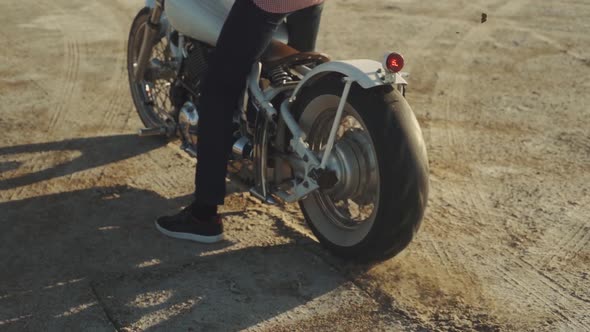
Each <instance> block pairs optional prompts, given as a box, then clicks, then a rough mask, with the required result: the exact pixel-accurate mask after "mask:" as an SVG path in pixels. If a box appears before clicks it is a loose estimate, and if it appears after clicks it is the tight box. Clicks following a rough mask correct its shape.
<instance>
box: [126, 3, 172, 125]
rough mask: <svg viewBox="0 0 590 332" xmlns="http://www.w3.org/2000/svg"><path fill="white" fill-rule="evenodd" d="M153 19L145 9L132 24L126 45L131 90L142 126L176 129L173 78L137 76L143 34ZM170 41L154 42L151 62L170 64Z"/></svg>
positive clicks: (147, 9)
mask: <svg viewBox="0 0 590 332" xmlns="http://www.w3.org/2000/svg"><path fill="white" fill-rule="evenodd" d="M149 17H150V9H149V8H147V7H146V8H143V9H142V10H141V11H139V13H138V14H137V16H135V19H134V20H133V23H132V25H131V29H130V31H129V39H128V42H127V72H128V76H129V87H130V89H131V97H132V98H133V103H134V105H135V109H136V110H137V113H138V114H139V117H140V118H141V121H142V122H143V124H144V125H145V126H146V127H148V128H159V127H165V126H171V127H173V123H174V118H173V116H172V112H173V107H172V101H171V100H170V85H171V83H172V80H170V79H153V78H151V79H144V80H139V79H137V78H136V77H135V74H134V67H135V63H136V62H137V59H138V57H139V51H140V49H141V44H142V43H143V35H144V31H145V28H146V26H147V24H148V20H149ZM167 43H168V41H167V38H160V39H159V40H156V41H154V45H153V46H152V54H151V56H150V61H152V60H153V59H156V60H158V61H160V62H162V63H164V62H167V61H170V60H171V58H172V56H171V54H170V48H169V47H168V44H167Z"/></svg>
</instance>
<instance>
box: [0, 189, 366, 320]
mask: <svg viewBox="0 0 590 332" xmlns="http://www.w3.org/2000/svg"><path fill="white" fill-rule="evenodd" d="M186 200H187V197H181V198H177V199H166V198H164V197H161V196H160V195H158V194H156V193H154V192H151V191H146V190H139V189H135V188H130V187H127V186H119V187H108V188H107V187H101V188H92V189H86V190H79V191H73V192H66V193H59V194H52V195H47V196H40V197H34V198H28V199H24V200H19V201H11V202H5V203H0V211H2V213H1V214H0V243H3V256H4V257H3V263H2V266H3V273H2V274H1V275H0V285H1V286H0V309H1V310H0V311H1V312H2V317H0V318H1V319H2V320H5V319H6V321H8V322H9V323H7V324H8V325H6V326H5V327H8V328H9V329H14V330H23V329H24V330H56V331H57V330H64V329H74V330H77V329H83V330H86V329H93V328H95V329H100V327H104V324H105V322H107V323H108V324H113V325H114V326H115V327H116V328H117V329H119V330H122V329H123V328H125V327H128V328H131V329H139V330H190V329H191V328H195V327H197V329H198V330H207V331H208V330H223V331H228V330H240V329H243V328H248V327H252V326H257V325H259V324H270V325H272V324H271V323H272V321H273V320H275V319H279V320H281V324H287V325H288V324H289V322H291V321H293V324H294V323H295V322H297V320H298V319H303V318H304V317H306V316H305V315H309V312H310V310H312V312H318V313H320V312H321V313H323V314H325V313H326V312H332V313H336V312H349V314H348V317H351V319H354V317H357V316H358V315H365V316H366V315H369V316H370V315H371V312H370V311H366V310H365V309H364V308H365V307H367V308H370V306H364V305H365V304H366V303H365V302H363V301H365V298H363V297H361V298H360V300H359V295H358V293H359V292H358V290H355V289H354V286H352V284H351V282H350V281H348V280H347V278H345V277H343V276H342V275H341V274H340V273H338V272H337V271H336V270H334V269H333V268H331V267H330V266H329V265H327V264H325V262H324V260H322V259H320V258H319V256H318V255H316V254H314V251H315V250H316V248H317V247H318V245H317V244H316V243H314V242H312V241H307V242H305V241H304V243H303V244H302V243H301V241H296V240H293V239H289V238H288V237H287V236H285V235H284V234H278V233H281V232H282V231H281V230H280V228H281V225H277V226H276V227H274V228H273V227H269V225H267V224H264V223H263V222H262V221H260V222H259V223H260V226H253V228H249V227H250V225H252V224H253V221H255V220H253V219H252V216H251V215H248V214H247V212H244V215H243V216H242V217H243V219H240V218H237V219H236V216H237V217H239V212H234V213H233V216H232V218H233V219H232V223H233V225H228V226H229V228H230V229H229V230H228V234H229V235H230V236H231V238H232V241H225V242H221V243H218V244H214V245H200V244H195V243H192V242H187V241H178V240H173V239H169V238H166V237H164V236H163V235H162V234H160V233H158V232H157V230H156V229H155V227H154V224H153V222H154V218H155V216H157V215H160V214H162V213H163V212H167V211H168V212H172V211H177V209H178V208H179V205H182V204H183V203H185V202H184V201H186ZM240 220H244V221H243V222H242V221H240ZM272 222H273V221H272V220H271V221H270V223H271V224H272ZM240 223H243V225H239V224H240ZM257 223H258V221H257ZM244 226H248V227H244ZM248 228H249V229H248ZM240 229H242V230H244V231H240ZM264 232H266V233H264ZM261 234H262V235H261ZM279 235H283V237H282V240H280V241H279V240H277V239H278V238H279ZM253 236H260V237H261V238H262V239H271V240H272V241H271V240H269V241H270V242H269V243H266V244H264V246H260V245H261V244H260V243H259V242H257V241H252V237H253ZM306 249H311V250H306ZM325 295H326V296H325ZM351 303H353V304H352V305H351ZM316 310H317V311H316ZM367 310H369V309H367ZM371 310H372V309H371ZM105 313H106V315H107V316H108V317H109V321H110V323H109V321H107V320H106V319H105V318H104V317H105ZM285 313H288V315H283V314H285ZM4 316H6V317H4ZM23 317H24V318H23ZM345 317H346V315H345ZM20 318H23V319H20ZM25 318H26V319H25ZM269 322H270V323H269ZM332 323H333V322H329V321H326V324H332ZM283 326H284V325H283ZM330 326H331V325H326V328H328V327H330ZM292 327H293V328H295V325H293V326H292Z"/></svg>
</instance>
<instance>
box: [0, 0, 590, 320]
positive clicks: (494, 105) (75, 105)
mask: <svg viewBox="0 0 590 332" xmlns="http://www.w3.org/2000/svg"><path fill="white" fill-rule="evenodd" d="M140 6H141V2H139V1H123V0H116V1H108V2H107V1H104V2H102V1H93V2H88V1H81V0H68V1H65V0H56V1H48V2H41V1H31V0H21V1H15V0H4V1H3V2H2V6H1V8H2V10H1V11H0V21H1V22H2V23H3V24H2V29H0V47H1V50H0V133H1V134H0V138H1V139H0V248H1V256H0V259H1V260H0V266H1V272H0V330H2V331H41V330H49V331H78V330H96V331H103V330H106V331H108V330H120V331H135V330H184V331H212V330H224V331H227V330H239V329H248V328H249V329H251V330H262V331H280V330H285V331H287V330H355V331H357V330H393V331H398V330H478V331H495V330H514V331H523V330H530V331H540V330H541V331H556V330H560V331H587V330H590V276H589V273H590V221H589V215H590V210H589V209H588V206H589V204H590V186H589V183H590V109H589V106H588V105H590V94H589V93H588V92H589V91H590V83H589V82H590V81H589V80H588V78H590V37H589V36H590V35H588V31H590V23H589V22H590V21H589V20H588V19H587V18H588V17H589V16H590V3H589V2H588V1H582V0H565V1H561V2H560V3H559V5H557V4H554V3H553V2H550V1H532V0H511V1H510V0H486V1H484V0H475V1H467V0H450V1H438V2H432V1H429V2H423V1H417V0H398V1H393V0H389V1H387V0H375V1H371V2H370V4H369V2H366V1H356V0H355V1H352V0H329V3H328V4H327V8H326V12H325V19H324V22H323V26H322V34H321V39H320V41H319V47H320V49H321V50H322V51H325V52H327V53H330V54H331V55H332V56H333V57H334V58H379V57H380V56H381V55H382V53H383V52H384V50H387V49H395V50H399V51H401V52H402V53H403V54H404V55H405V56H406V59H407V68H408V70H409V71H410V72H411V75H412V76H411V78H410V89H409V93H408V99H409V101H410V103H411V105H412V106H413V108H414V110H415V112H416V114H417V116H418V118H419V121H420V123H421V125H422V127H423V130H424V136H425V140H426V141H427V145H428V149H429V156H430V163H431V197H430V202H429V209H428V211H427V215H426V219H425V221H424V223H423V227H422V229H421V231H420V233H419V234H418V236H417V238H416V239H415V241H414V242H413V243H412V244H411V245H410V247H409V248H408V249H407V250H406V251H404V252H403V253H402V254H400V255H399V256H397V257H395V258H394V259H392V260H389V261H387V262H384V263H381V264H378V265H375V266H371V267H361V266H354V265H351V264H347V263H344V262H342V261H339V260H337V259H335V258H333V257H331V256H330V255H329V254H327V253H326V252H325V251H324V250H323V249H322V248H321V247H320V246H319V245H318V244H317V243H316V242H315V241H314V240H313V239H312V238H311V237H310V236H309V231H308V230H307V229H306V228H305V226H304V224H303V222H302V218H301V216H300V214H299V213H298V212H297V210H296V209H295V208H293V207H289V208H287V209H278V208H272V207H267V206H261V205H259V204H257V203H255V202H254V201H253V200H252V199H251V198H250V197H249V196H248V195H245V194H240V193H236V194H234V195H232V196H231V197H230V198H229V200H228V204H227V206H225V207H224V210H223V212H224V214H225V216H226V220H227V223H226V224H227V235H228V240H227V241H226V242H223V243H221V244H218V245H213V246H201V245H195V244H191V243H185V242H177V241H174V240H170V239H167V238H164V237H163V236H161V235H160V234H158V233H157V232H156V230H155V229H154V228H153V224H152V223H153V220H154V217H155V216H157V215H160V214H162V213H168V212H172V211H175V210H177V209H178V208H180V207H181V206H182V205H183V204H186V203H187V202H188V200H189V198H188V195H189V194H190V192H191V191H192V189H193V187H192V176H193V165H194V163H193V162H192V161H190V160H188V159H187V158H185V157H184V156H182V155H181V154H180V153H179V151H178V149H175V148H174V147H172V146H170V145H166V144H163V143H162V142H160V141H159V140H157V139H149V138H147V139H145V138H144V139H140V138H138V137H136V136H134V134H133V133H134V132H135V130H136V129H137V128H139V126H140V123H139V121H138V118H137V116H136V115H135V113H134V111H133V108H132V103H131V99H130V97H129V92H128V88H127V78H126V74H125V66H124V63H125V53H124V51H125V40H126V37H127V32H128V28H129V25H130V23H131V20H132V18H133V16H134V14H135V12H136V11H137V10H138V9H139V7H140ZM482 12H485V13H487V15H488V21H487V22H486V23H484V24H481V23H480V19H481V13H482Z"/></svg>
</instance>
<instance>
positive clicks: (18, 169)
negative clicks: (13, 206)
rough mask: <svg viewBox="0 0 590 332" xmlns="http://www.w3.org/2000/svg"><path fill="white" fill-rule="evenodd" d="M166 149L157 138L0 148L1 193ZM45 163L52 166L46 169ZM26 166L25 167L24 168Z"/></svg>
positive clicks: (83, 140)
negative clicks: (162, 148)
mask: <svg viewBox="0 0 590 332" xmlns="http://www.w3.org/2000/svg"><path fill="white" fill-rule="evenodd" d="M164 145H166V141H164V140H161V139H158V138H155V137H153V138H149V137H148V138H146V137H138V136H137V135H114V136H102V137H87V138H75V139H68V140H63V141H58V142H47V143H38V144H25V145H17V146H7V147H0V190H9V189H14V188H17V187H22V186H27V185H31V184H33V183H37V182H41V181H46V180H50V179H53V178H56V177H61V176H67V175H71V174H73V173H76V172H80V171H84V170H88V169H92V168H95V167H99V166H103V165H106V164H110V163H113V162H117V161H121V160H125V159H128V158H132V157H135V156H137V155H140V154H143V153H146V152H148V151H151V150H154V149H157V148H159V147H162V146H164ZM48 160H50V161H51V160H53V161H54V165H53V166H51V167H49V168H45V169H41V170H38V171H35V169H39V168H43V167H45V164H46V163H47V162H48ZM25 166H28V167H25Z"/></svg>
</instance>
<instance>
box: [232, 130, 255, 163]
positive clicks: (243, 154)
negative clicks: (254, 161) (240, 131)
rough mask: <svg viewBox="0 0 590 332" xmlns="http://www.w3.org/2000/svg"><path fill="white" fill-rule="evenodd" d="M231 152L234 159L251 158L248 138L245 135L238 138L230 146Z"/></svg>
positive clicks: (250, 146)
mask: <svg viewBox="0 0 590 332" xmlns="http://www.w3.org/2000/svg"><path fill="white" fill-rule="evenodd" d="M232 152H233V154H234V158H235V159H251V157H252V144H251V143H250V139H249V138H248V137H246V136H242V137H240V138H238V140H237V141H236V142H235V143H234V145H233V147H232Z"/></svg>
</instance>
